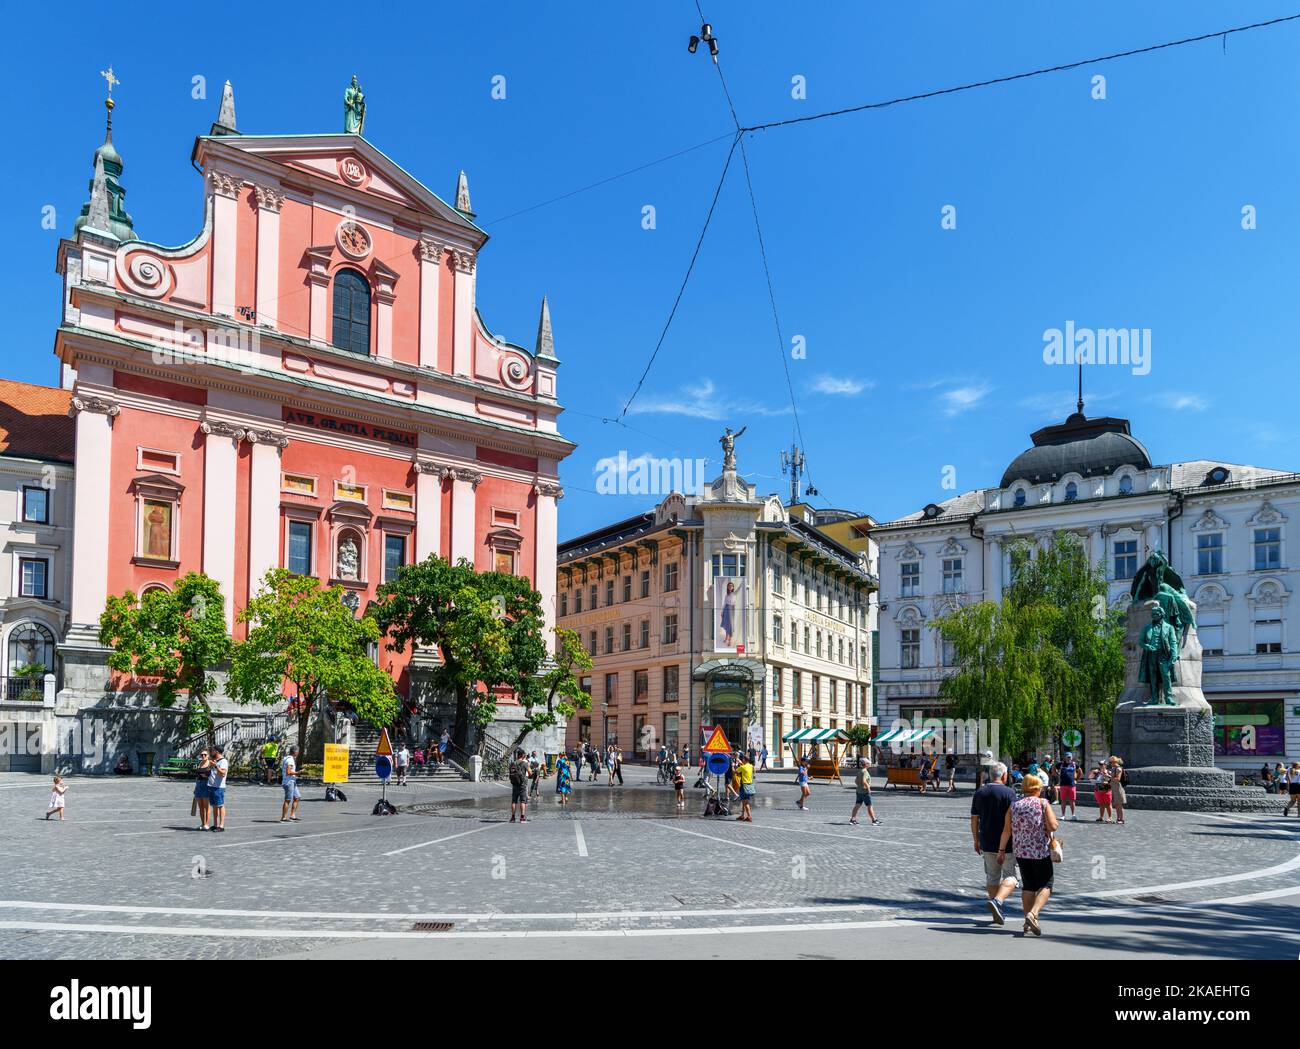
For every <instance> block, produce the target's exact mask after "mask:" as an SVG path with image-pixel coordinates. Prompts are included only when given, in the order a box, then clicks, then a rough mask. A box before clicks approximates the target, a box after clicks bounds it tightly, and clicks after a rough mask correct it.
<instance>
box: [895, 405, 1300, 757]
mask: <svg viewBox="0 0 1300 1049" xmlns="http://www.w3.org/2000/svg"><path fill="white" fill-rule="evenodd" d="M1030 442H1031V443H1030V447H1028V448H1027V449H1025V450H1024V451H1022V452H1020V454H1018V455H1016V456H1015V457H1014V458H1013V459H1012V460H1011V461H1010V462H1009V463H1008V465H1007V468H1006V469H1005V470H1004V471H1003V473H1002V478H1001V480H1000V481H999V482H998V484H997V486H996V487H989V488H977V489H974V490H972V491H968V492H963V493H962V494H960V495H957V496H954V497H953V498H951V499H947V500H945V501H944V502H941V503H931V504H929V505H927V506H925V507H924V508H922V509H921V510H918V511H916V512H915V513H911V514H908V515H907V516H905V517H901V518H899V519H897V520H895V521H889V522H886V523H885V524H882V525H878V526H876V527H874V528H872V529H871V538H872V539H874V540H875V541H876V542H877V544H878V547H879V576H880V592H879V601H880V606H879V610H878V611H879V616H878V621H879V646H880V658H879V668H880V678H879V682H878V687H877V692H876V695H877V708H876V715H877V719H878V722H879V724H880V726H881V729H882V731H884V730H886V729H888V727H889V726H890V725H891V724H892V723H893V722H895V721H896V720H899V719H904V720H906V721H907V722H908V723H909V725H916V724H918V723H920V722H923V721H925V720H926V719H928V718H943V717H944V705H943V703H942V702H941V701H940V699H939V698H938V691H939V683H940V681H941V680H942V679H943V677H944V676H946V675H948V674H951V673H953V671H954V669H955V660H954V659H953V654H952V651H951V647H950V646H949V645H947V644H946V643H945V642H944V641H943V639H942V637H941V636H940V634H939V631H938V630H937V629H936V628H935V627H934V625H933V624H934V621H935V620H936V619H937V618H938V617H939V616H941V615H943V614H944V613H945V612H947V611H949V610H951V609H955V608H959V607H962V606H964V605H968V604H972V603H975V602H979V601H983V600H999V599H1000V598H1001V595H1002V591H1003V587H1004V584H1005V582H1006V581H1007V580H1008V578H1009V568H1010V565H1009V552H1010V549H1011V546H1012V545H1013V543H1015V542H1020V541H1024V540H1026V539H1028V540H1029V541H1030V542H1032V543H1034V544H1036V545H1039V546H1042V545H1044V544H1046V543H1047V542H1050V540H1051V538H1052V536H1053V535H1054V534H1055V533H1057V532H1063V531H1064V532H1072V533H1074V534H1075V535H1077V536H1078V537H1079V539H1080V540H1081V541H1082V542H1083V544H1084V547H1085V549H1087V551H1088V553H1089V557H1090V558H1091V560H1092V561H1093V562H1094V563H1101V564H1104V566H1105V570H1106V575H1107V578H1108V580H1109V581H1110V595H1109V596H1110V601H1111V604H1112V606H1113V607H1125V606H1126V605H1127V603H1128V599H1129V597H1128V592H1129V586H1130V584H1131V581H1132V578H1133V575H1134V573H1135V572H1136V571H1137V569H1138V567H1139V566H1140V565H1141V564H1142V562H1143V561H1144V560H1145V559H1146V557H1147V555H1148V554H1150V553H1151V552H1152V551H1154V550H1162V551H1164V552H1165V553H1166V554H1167V555H1168V556H1169V558H1170V560H1171V561H1172V563H1173V564H1174V565H1175V566H1176V567H1177V569H1178V570H1179V572H1180V574H1181V575H1182V577H1183V580H1184V582H1185V583H1186V585H1187V590H1188V593H1189V595H1190V596H1191V598H1192V600H1193V601H1194V602H1195V603H1196V605H1197V623H1198V633H1199V637H1200V642H1201V646H1202V648H1203V650H1204V658H1205V662H1204V679H1203V688H1204V691H1205V697H1206V699H1207V700H1209V701H1210V703H1211V705H1212V706H1213V708H1214V712H1215V730H1214V731H1215V751H1216V761H1217V763H1218V764H1219V765H1220V767H1224V768H1234V767H1235V768H1241V769H1256V768H1258V767H1259V766H1260V765H1261V764H1263V762H1264V761H1265V760H1266V759H1267V760H1268V761H1269V762H1270V763H1272V762H1274V761H1281V760H1283V758H1284V757H1285V756H1286V755H1287V754H1291V755H1294V754H1295V753H1296V752H1298V751H1300V714H1297V713H1296V712H1297V711H1300V626H1298V625H1297V617H1298V616H1300V604H1297V601H1296V598H1295V592H1296V589H1297V582H1298V581H1300V579H1298V576H1300V573H1297V572H1295V571H1294V570H1292V569H1290V568H1288V564H1289V562H1290V560H1291V559H1293V556H1294V555H1292V554H1291V553H1290V551H1293V550H1297V549H1300V547H1297V546H1296V545H1295V544H1297V543H1300V474H1297V473H1293V472H1286V471H1282V470H1270V469H1262V468H1259V467H1255V466H1243V465H1240V464H1236V463H1227V462H1221V461H1217V460H1205V459H1195V460H1190V461H1186V462H1176V463H1169V464H1163V465H1162V464H1156V463H1153V462H1152V460H1151V456H1150V453H1149V452H1148V451H1147V449H1146V447H1145V446H1144V445H1143V444H1142V442H1141V441H1140V440H1138V439H1137V438H1136V437H1134V436H1133V433H1132V430H1131V428H1130V424H1129V420H1127V419H1119V418H1112V417H1097V418H1088V417H1087V416H1086V415H1085V414H1084V413H1083V405H1082V403H1080V405H1079V410H1078V411H1076V412H1075V413H1074V414H1072V415H1070V416H1069V417H1068V418H1067V419H1066V420H1065V421H1064V422H1062V423H1057V424H1053V425H1050V426H1045V427H1043V428H1042V429H1040V430H1037V431H1035V432H1034V433H1033V434H1031V435H1030ZM1075 728H1076V729H1077V730H1078V731H1080V732H1081V733H1082V734H1083V736H1084V741H1083V744H1082V746H1076V747H1075V748H1073V749H1075V750H1076V751H1078V750H1082V751H1083V752H1084V754H1085V755H1086V756H1087V758H1088V760H1090V761H1091V760H1094V759H1095V758H1097V757H1100V756H1103V755H1104V754H1106V753H1108V743H1107V739H1106V733H1105V731H1103V729H1102V727H1101V726H1098V725H1095V724H1094V725H1090V726H1089V725H1079V726H1075ZM1051 746H1053V747H1055V748H1057V749H1060V748H1061V742H1060V741H1053V742H1052V743H1051Z"/></svg>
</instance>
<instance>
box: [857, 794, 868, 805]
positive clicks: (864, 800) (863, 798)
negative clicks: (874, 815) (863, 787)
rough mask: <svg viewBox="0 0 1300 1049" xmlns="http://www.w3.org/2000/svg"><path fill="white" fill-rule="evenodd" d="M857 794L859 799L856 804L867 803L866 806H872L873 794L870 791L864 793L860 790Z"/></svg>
mask: <svg viewBox="0 0 1300 1049" xmlns="http://www.w3.org/2000/svg"><path fill="white" fill-rule="evenodd" d="M857 795H858V800H857V802H856V804H858V805H866V806H868V807H870V805H871V794H870V793H867V794H864V793H862V791H858V792H857Z"/></svg>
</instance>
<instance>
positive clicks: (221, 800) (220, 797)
mask: <svg viewBox="0 0 1300 1049" xmlns="http://www.w3.org/2000/svg"><path fill="white" fill-rule="evenodd" d="M208 799H209V800H210V801H211V802H212V807H213V808H217V809H219V808H221V807H222V806H223V805H225V803H226V788H225V787H209V788H208Z"/></svg>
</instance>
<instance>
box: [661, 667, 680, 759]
mask: <svg viewBox="0 0 1300 1049" xmlns="http://www.w3.org/2000/svg"><path fill="white" fill-rule="evenodd" d="M673 669H674V670H676V669H677V668H676V667H674V668H673ZM665 698H667V697H665ZM674 698H676V697H674ZM664 746H665V747H667V748H668V753H669V754H676V753H677V715H676V714H665V715H664Z"/></svg>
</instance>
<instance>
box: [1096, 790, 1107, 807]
mask: <svg viewBox="0 0 1300 1049" xmlns="http://www.w3.org/2000/svg"><path fill="white" fill-rule="evenodd" d="M1093 797H1094V798H1096V799H1097V804H1098V805H1109V804H1110V791H1108V790H1099V791H1096V792H1095V793H1094V794H1093Z"/></svg>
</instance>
